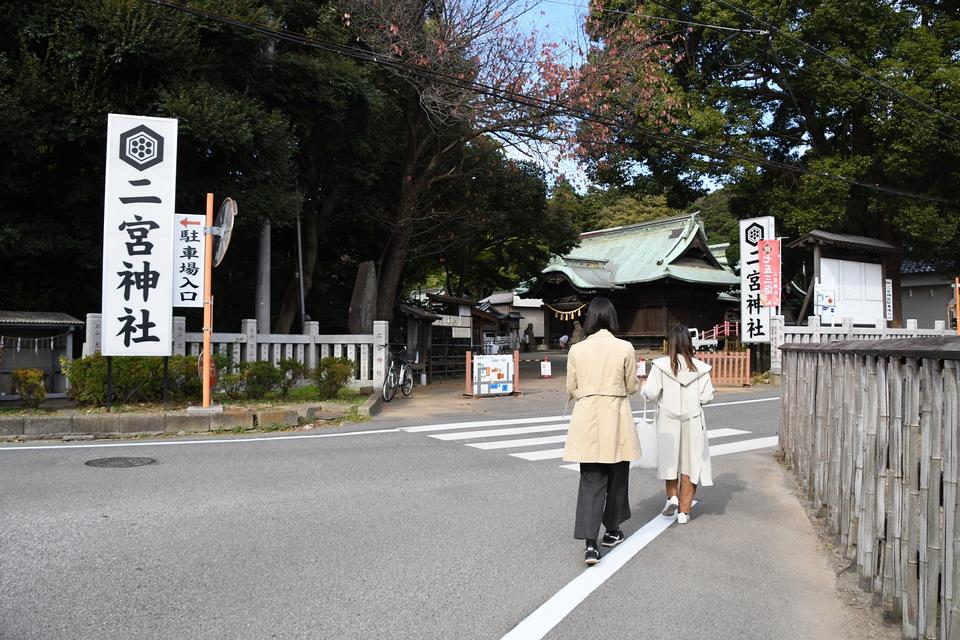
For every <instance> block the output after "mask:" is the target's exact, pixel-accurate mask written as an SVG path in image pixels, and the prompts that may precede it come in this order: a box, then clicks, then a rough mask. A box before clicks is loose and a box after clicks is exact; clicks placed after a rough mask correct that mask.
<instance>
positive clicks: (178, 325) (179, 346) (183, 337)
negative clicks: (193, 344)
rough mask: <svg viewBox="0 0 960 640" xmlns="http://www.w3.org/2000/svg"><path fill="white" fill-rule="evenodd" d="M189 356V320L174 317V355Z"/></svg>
mask: <svg viewBox="0 0 960 640" xmlns="http://www.w3.org/2000/svg"><path fill="white" fill-rule="evenodd" d="M186 354H187V319H186V318H184V317H183V316H173V355H175V356H184V355H186Z"/></svg>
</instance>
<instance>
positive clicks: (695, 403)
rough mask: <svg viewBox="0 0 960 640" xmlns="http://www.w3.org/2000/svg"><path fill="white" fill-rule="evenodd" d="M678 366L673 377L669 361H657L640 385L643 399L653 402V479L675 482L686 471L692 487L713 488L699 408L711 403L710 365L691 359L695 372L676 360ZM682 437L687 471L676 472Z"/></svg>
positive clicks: (663, 359) (704, 422)
mask: <svg viewBox="0 0 960 640" xmlns="http://www.w3.org/2000/svg"><path fill="white" fill-rule="evenodd" d="M680 363H681V365H680V367H679V370H678V371H677V373H676V375H674V373H673V370H672V369H671V367H670V358H657V359H656V360H654V361H653V364H652V366H651V367H650V375H649V376H648V377H647V382H646V384H644V385H643V391H642V393H643V396H644V397H645V398H646V399H647V400H650V401H656V402H657V414H656V418H655V419H654V423H655V425H656V428H657V477H658V478H660V479H661V480H677V479H678V478H679V477H680V474H681V473H687V471H689V473H688V475H689V476H690V481H691V482H692V483H693V484H696V485H704V486H708V487H709V486H711V485H712V484H713V471H712V469H711V466H710V447H709V446H708V444H707V426H706V421H705V420H704V418H703V408H702V407H703V405H705V404H707V403H709V402H710V401H711V400H713V383H712V382H711V381H710V365H708V364H706V363H705V362H702V361H700V360H697V359H696V358H694V360H693V364H694V366H695V367H696V371H690V370H688V369H687V364H686V361H685V360H684V359H683V358H680ZM683 437H685V440H684V442H683V443H682V446H683V448H685V449H686V452H687V453H688V454H689V465H690V468H689V470H687V469H681V468H680V466H681V438H683Z"/></svg>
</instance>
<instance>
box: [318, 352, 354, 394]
mask: <svg viewBox="0 0 960 640" xmlns="http://www.w3.org/2000/svg"><path fill="white" fill-rule="evenodd" d="M353 367H354V364H353V362H352V361H351V360H349V359H347V358H323V359H322V360H320V363H319V364H318V365H317V369H316V371H314V375H313V381H314V384H316V385H317V390H318V391H319V393H320V398H321V399H323V400H329V399H330V398H335V397H337V393H338V392H339V391H340V389H342V388H343V387H344V386H345V385H346V384H347V382H349V381H350V380H351V379H352V378H353Z"/></svg>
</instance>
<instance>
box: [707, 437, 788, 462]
mask: <svg viewBox="0 0 960 640" xmlns="http://www.w3.org/2000/svg"><path fill="white" fill-rule="evenodd" d="M778 444H780V437H779V436H769V437H767V438H754V439H753V440H740V441H739V442H725V443H723V444H717V445H711V446H710V457H711V458H712V457H714V456H728V455H730V454H731V453H740V452H742V451H754V450H756V449H767V448H769V447H775V446H777V445H778Z"/></svg>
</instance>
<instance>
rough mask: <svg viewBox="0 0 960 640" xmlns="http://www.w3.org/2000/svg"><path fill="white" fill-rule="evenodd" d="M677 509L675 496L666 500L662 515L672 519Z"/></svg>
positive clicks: (677, 503)
mask: <svg viewBox="0 0 960 640" xmlns="http://www.w3.org/2000/svg"><path fill="white" fill-rule="evenodd" d="M679 508H680V501H679V500H678V499H677V496H673V497H672V498H670V499H669V500H667V504H665V505H663V515H665V516H667V517H668V518H670V517H673V514H675V513H676V512H677V510H678V509H679Z"/></svg>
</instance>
